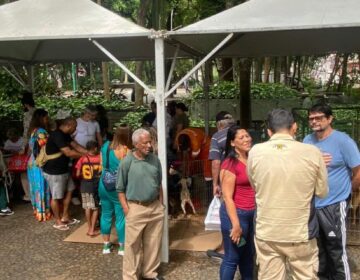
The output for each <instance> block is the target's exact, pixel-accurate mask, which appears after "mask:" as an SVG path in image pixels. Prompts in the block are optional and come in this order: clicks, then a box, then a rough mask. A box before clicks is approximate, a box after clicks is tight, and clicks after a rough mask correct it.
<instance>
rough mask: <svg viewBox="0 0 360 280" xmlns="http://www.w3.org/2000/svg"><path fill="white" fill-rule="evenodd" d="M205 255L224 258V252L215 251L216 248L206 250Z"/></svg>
mask: <svg viewBox="0 0 360 280" xmlns="http://www.w3.org/2000/svg"><path fill="white" fill-rule="evenodd" d="M206 255H207V256H208V257H209V258H214V259H223V258H224V254H221V253H219V252H216V250H207V251H206Z"/></svg>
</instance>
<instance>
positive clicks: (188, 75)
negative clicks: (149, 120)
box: [165, 33, 234, 98]
mask: <svg viewBox="0 0 360 280" xmlns="http://www.w3.org/2000/svg"><path fill="white" fill-rule="evenodd" d="M233 36H234V33H230V34H229V35H227V36H226V37H225V38H224V39H223V40H222V41H221V42H220V43H219V44H218V45H217V46H216V47H215V48H213V49H212V51H211V52H209V53H208V54H207V55H206V56H205V57H204V58H203V59H202V60H201V61H200V62H199V63H198V64H197V65H196V66H195V67H194V68H193V69H191V70H190V71H189V72H188V73H187V74H186V75H185V76H184V77H183V78H182V79H181V80H180V81H178V82H177V83H176V84H175V85H174V86H173V87H172V88H171V89H170V90H169V91H167V92H166V93H165V98H166V97H168V96H169V95H170V94H172V93H173V92H174V91H175V90H176V89H177V88H178V87H179V86H180V85H181V84H182V83H183V82H184V81H186V80H187V79H188V78H189V77H190V76H191V75H192V74H194V73H195V72H196V71H197V70H198V69H199V68H200V67H201V66H202V65H203V64H204V63H205V62H206V61H208V60H209V59H210V58H211V57H212V56H213V55H214V54H215V53H216V52H218V51H219V50H220V49H221V48H222V47H223V46H224V45H225V44H226V43H227V42H229V40H230V39H231V38H232V37H233Z"/></svg>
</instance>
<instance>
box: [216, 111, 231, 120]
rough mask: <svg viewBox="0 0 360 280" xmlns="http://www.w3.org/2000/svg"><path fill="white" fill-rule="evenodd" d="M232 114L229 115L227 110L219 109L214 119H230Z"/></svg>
mask: <svg viewBox="0 0 360 280" xmlns="http://www.w3.org/2000/svg"><path fill="white" fill-rule="evenodd" d="M231 118H232V116H231V115H230V113H229V112H227V111H220V112H219V113H217V114H216V117H215V120H216V122H219V121H222V120H225V119H231Z"/></svg>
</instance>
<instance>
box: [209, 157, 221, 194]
mask: <svg viewBox="0 0 360 280" xmlns="http://www.w3.org/2000/svg"><path fill="white" fill-rule="evenodd" d="M220 163H221V161H220V160H218V159H215V160H212V161H211V175H212V179H213V195H214V196H217V197H220V196H221V188H220V184H219V175H220Z"/></svg>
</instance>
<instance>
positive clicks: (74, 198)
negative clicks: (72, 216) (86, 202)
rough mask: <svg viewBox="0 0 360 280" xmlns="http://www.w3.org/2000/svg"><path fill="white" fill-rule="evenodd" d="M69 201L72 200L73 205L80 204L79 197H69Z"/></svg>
mask: <svg viewBox="0 0 360 280" xmlns="http://www.w3.org/2000/svg"><path fill="white" fill-rule="evenodd" d="M71 202H72V204H74V205H80V204H81V201H80V199H78V198H77V197H73V198H72V199H71Z"/></svg>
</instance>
